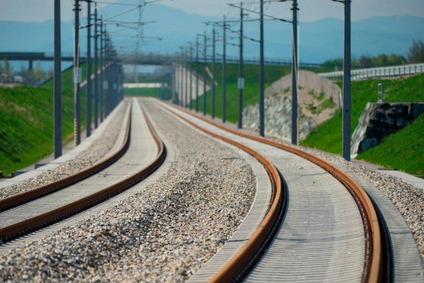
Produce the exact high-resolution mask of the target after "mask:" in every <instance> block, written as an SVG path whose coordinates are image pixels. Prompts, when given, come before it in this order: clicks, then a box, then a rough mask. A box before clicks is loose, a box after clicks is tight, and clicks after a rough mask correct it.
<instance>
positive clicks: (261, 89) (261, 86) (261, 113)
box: [259, 0, 265, 137]
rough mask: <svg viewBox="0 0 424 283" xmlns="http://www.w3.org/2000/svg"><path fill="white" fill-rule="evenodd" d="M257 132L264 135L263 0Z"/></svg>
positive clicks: (262, 3)
mask: <svg viewBox="0 0 424 283" xmlns="http://www.w3.org/2000/svg"><path fill="white" fill-rule="evenodd" d="M260 5H261V8H260V48H259V60H260V67H259V134H260V135H261V136H262V137H264V136H265V81H264V80H265V66H264V0H261V2H260Z"/></svg>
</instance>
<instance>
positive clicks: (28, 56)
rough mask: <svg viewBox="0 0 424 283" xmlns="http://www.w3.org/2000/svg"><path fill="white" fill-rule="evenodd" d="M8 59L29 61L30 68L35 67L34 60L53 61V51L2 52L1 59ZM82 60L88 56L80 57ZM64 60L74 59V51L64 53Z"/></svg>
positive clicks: (0, 53)
mask: <svg viewBox="0 0 424 283" xmlns="http://www.w3.org/2000/svg"><path fill="white" fill-rule="evenodd" d="M3 59H7V60H8V61H28V64H29V69H30V70H31V69H32V67H33V63H34V61H53V60H54V53H53V52H0V60H3ZM80 59H81V61H85V60H86V57H80ZM62 61H70V62H73V61H74V55H73V53H62Z"/></svg>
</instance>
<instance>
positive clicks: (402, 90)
mask: <svg viewBox="0 0 424 283" xmlns="http://www.w3.org/2000/svg"><path fill="white" fill-rule="evenodd" d="M379 83H382V84H383V88H384V93H385V95H384V101H387V102H420V101H421V102H422V101H424V74H421V75H418V76H414V77H410V78H406V79H399V80H378V79H372V80H366V81H354V82H352V105H351V113H352V116H351V117H352V123H351V129H352V133H353V131H354V129H355V128H356V126H357V124H358V120H359V117H360V115H361V113H362V111H363V110H364V108H365V106H366V104H367V103H368V102H376V101H377V99H378V97H377V88H378V84H379ZM420 119H423V117H421V118H420ZM420 123H421V124H420ZM341 125H342V114H341V111H338V112H337V113H336V114H335V115H334V117H333V118H331V119H330V120H328V121H326V122H324V123H323V124H321V125H320V126H319V127H317V128H316V129H315V130H314V131H313V132H312V133H311V134H310V135H309V136H308V137H307V138H306V139H305V140H304V141H303V142H302V145H305V146H309V147H314V148H319V149H321V150H324V151H327V152H332V153H336V154H341V151H342V138H341V132H342V129H341ZM420 125H422V121H421V122H416V123H413V124H411V125H409V126H407V127H406V128H405V129H404V130H403V131H399V132H398V133H396V134H394V135H391V136H390V139H389V137H388V138H387V139H386V140H384V142H383V143H382V144H380V145H379V146H377V147H376V148H375V149H373V150H372V152H375V153H374V154H372V153H368V151H366V152H364V153H362V154H360V155H359V156H358V158H360V159H364V160H367V161H370V162H377V163H380V164H384V165H386V166H391V167H396V168H398V169H401V170H405V171H407V172H409V173H412V174H422V170H423V164H424V162H414V163H412V162H406V163H410V164H411V165H410V166H408V167H406V166H404V164H403V163H404V162H405V159H414V158H415V159H417V160H422V157H423V156H424V147H423V146H422V145H423V144H424V135H423V134H422V128H419V127H420ZM409 131H415V132H414V133H415V134H414V135H412V134H409ZM406 133H408V134H406ZM418 145H420V146H418ZM417 147H420V148H419V149H418V148H417ZM394 148H400V149H399V150H402V151H405V155H406V154H410V155H408V156H409V157H408V158H405V157H403V156H404V154H401V155H397V156H395V157H394V161H390V163H386V162H385V159H379V158H378V157H377V155H378V154H379V153H378V152H380V153H381V155H388V154H387V152H395V149H394ZM378 150H380V151H378ZM387 158H388V157H387ZM414 166H415V167H414ZM420 172H421V173H420Z"/></svg>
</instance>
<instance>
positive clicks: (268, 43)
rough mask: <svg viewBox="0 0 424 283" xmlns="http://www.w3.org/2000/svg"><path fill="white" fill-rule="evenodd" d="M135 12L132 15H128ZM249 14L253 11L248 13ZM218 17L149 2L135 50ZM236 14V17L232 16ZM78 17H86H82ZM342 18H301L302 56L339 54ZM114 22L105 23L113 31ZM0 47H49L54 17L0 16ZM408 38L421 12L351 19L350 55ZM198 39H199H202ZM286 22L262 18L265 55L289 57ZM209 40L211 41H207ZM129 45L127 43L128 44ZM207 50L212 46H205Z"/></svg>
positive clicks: (389, 48) (252, 49) (317, 59)
mask: <svg viewBox="0 0 424 283" xmlns="http://www.w3.org/2000/svg"><path fill="white" fill-rule="evenodd" d="M114 9H116V8H115V7H113V6H112V5H110V6H108V7H104V8H103V9H102V10H103V11H104V12H106V14H107V15H113V14H116V12H115V10H114ZM130 16H131V15H128V17H127V18H126V16H122V17H120V18H119V19H120V20H122V21H126V20H128V21H134V19H133V18H130ZM132 17H134V15H132ZM252 17H253V16H252ZM221 20H222V18H209V17H204V16H201V15H197V14H188V13H185V12H183V11H181V10H178V9H174V8H170V7H165V6H162V5H159V4H149V5H148V6H146V8H145V10H144V13H143V21H145V22H149V21H155V23H149V24H146V26H145V27H144V32H143V33H144V35H145V36H146V39H145V40H144V44H143V45H142V47H141V49H140V51H143V52H150V51H152V52H161V53H175V52H179V51H180V48H179V47H180V46H186V45H187V43H188V42H195V41H196V34H200V33H201V34H203V33H204V31H205V30H206V31H207V32H208V36H209V37H210V39H209V40H211V30H212V28H211V26H206V25H205V24H204V23H205V22H207V21H221ZM233 20H237V19H233ZM82 22H83V23H84V22H85V20H83V21H82ZM343 26H344V25H343V20H339V19H335V18H327V19H323V20H320V21H316V22H301V23H300V24H299V55H300V60H301V62H308V63H321V62H323V61H325V60H328V59H335V58H342V56H343ZM258 27H259V24H258V22H247V23H246V24H245V33H246V36H247V37H250V38H252V39H258V37H259V31H258ZM114 28H116V27H114V26H112V25H111V26H109V27H108V30H110V31H112V30H113V29H114ZM231 29H233V30H234V31H235V32H237V31H238V29H239V25H238V24H237V23H234V24H231ZM221 35H222V28H220V27H217V39H218V42H217V49H216V50H217V53H221V52H222V43H221V41H220V40H221V37H222V36H221ZM228 35H229V38H230V37H234V38H233V39H231V40H230V39H229V41H231V42H232V43H233V44H237V43H238V40H237V36H238V35H237V34H236V33H231V32H229V33H228ZM151 37H161V38H162V40H161V41H157V40H150V38H151ZM0 38H1V40H0V51H37V52H52V51H53V21H46V22H44V23H29V22H11V21H0ZM413 39H422V40H423V39H424V17H414V16H398V17H376V18H371V19H366V20H361V21H354V22H352V56H353V57H356V58H359V57H360V56H362V55H368V56H375V55H378V54H381V53H386V54H391V53H396V54H401V55H406V53H407V52H408V48H409V46H410V45H411V43H412V40H413ZM113 42H114V44H115V45H116V46H123V49H118V50H119V51H122V50H124V51H125V50H126V48H129V50H133V49H134V45H133V44H131V42H134V40H132V41H131V40H130V39H128V38H122V37H113ZM201 42H202V44H203V40H202V41H201ZM291 42H292V39H291V26H290V24H287V23H283V22H277V21H267V22H265V56H266V57H268V58H281V59H287V60H290V58H291V48H292V47H291ZM209 44H210V41H209ZM128 46H129V47H128ZM81 49H82V52H85V50H86V31H85V29H82V30H81ZM258 49H259V48H258V43H257V42H254V41H252V40H248V39H246V40H245V49H244V52H245V56H246V57H254V58H256V57H258V53H259V50H258ZM62 51H63V52H72V51H73V22H72V21H71V22H63V23H62ZM208 52H209V54H210V52H211V48H210V47H209V51H208ZM227 53H228V54H229V55H230V56H237V55H238V47H236V46H233V45H228V51H227Z"/></svg>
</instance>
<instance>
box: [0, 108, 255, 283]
mask: <svg viewBox="0 0 424 283" xmlns="http://www.w3.org/2000/svg"><path fill="white" fill-rule="evenodd" d="M148 107H149V112H150V113H151V114H152V116H153V117H154V120H155V123H156V125H157V126H158V132H159V134H160V135H163V136H164V138H165V139H166V140H167V141H171V144H167V146H168V147H172V152H174V154H175V160H174V161H173V162H172V164H170V167H169V170H168V171H167V173H166V174H165V175H163V176H161V177H160V178H159V179H158V181H157V182H154V183H153V184H151V185H148V186H143V185H139V192H138V193H137V194H135V195H133V196H131V197H129V198H128V199H126V200H125V201H121V202H120V203H118V204H117V205H116V206H113V207H111V208H109V209H107V210H105V211H103V212H102V213H100V214H95V215H92V216H91V217H89V218H88V219H87V220H85V221H83V222H80V223H78V224H76V225H73V226H70V227H67V228H65V229H62V230H59V231H57V232H55V233H53V234H51V235H49V236H47V237H45V238H44V239H42V240H40V241H37V242H33V243H31V244H28V245H27V246H25V247H19V248H16V249H13V250H11V251H9V252H8V253H6V254H4V255H1V257H0V274H1V276H0V278H1V281H7V280H11V281H16V282H17V281H67V280H70V281H87V282H96V281H98V282H103V281H104V282H107V281H113V282H117V281H129V282H132V281H133V282H140V281H149V282H152V281H154V282H169V281H184V280H185V279H187V278H188V277H189V276H190V275H191V274H193V273H194V272H195V271H196V270H198V269H199V268H200V267H201V265H202V264H203V263H204V262H206V261H207V260H208V259H209V258H211V257H212V256H213V255H214V254H215V253H216V251H217V250H218V249H219V248H220V247H221V246H222V245H223V244H224V243H225V241H226V240H227V239H228V238H229V237H230V236H231V235H232V234H233V233H234V232H235V230H236V229H237V227H238V226H239V225H240V223H241V221H242V220H243V218H244V217H245V215H246V214H247V212H248V211H249V209H250V207H251V204H252V201H253V199H254V196H255V193H256V179H255V177H254V175H253V173H252V170H251V168H250V166H249V165H248V164H247V163H246V161H245V160H244V159H242V158H240V156H238V155H237V154H236V153H235V152H234V151H233V150H231V149H229V148H228V147H226V146H223V145H222V144H221V143H219V142H217V141H214V140H211V139H209V138H208V137H205V136H204V135H202V134H199V133H198V132H195V131H193V130H192V129H189V128H188V126H186V125H183V124H181V123H180V122H176V121H175V118H173V117H171V116H169V115H168V114H164V113H162V112H160V111H162V110H159V109H158V108H157V107H156V106H154V105H151V104H149V106H148ZM170 151H171V150H170Z"/></svg>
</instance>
